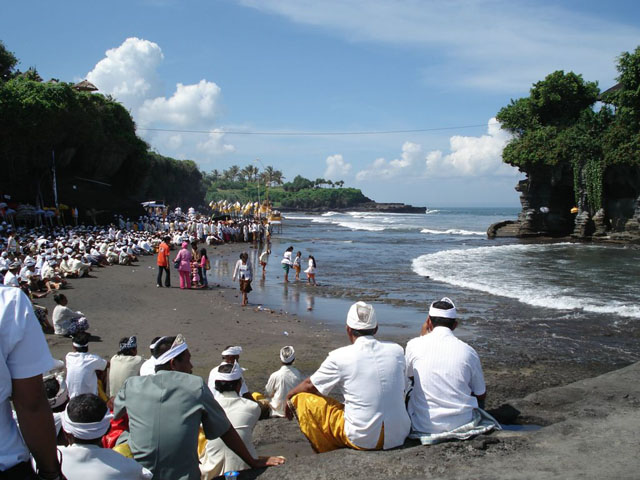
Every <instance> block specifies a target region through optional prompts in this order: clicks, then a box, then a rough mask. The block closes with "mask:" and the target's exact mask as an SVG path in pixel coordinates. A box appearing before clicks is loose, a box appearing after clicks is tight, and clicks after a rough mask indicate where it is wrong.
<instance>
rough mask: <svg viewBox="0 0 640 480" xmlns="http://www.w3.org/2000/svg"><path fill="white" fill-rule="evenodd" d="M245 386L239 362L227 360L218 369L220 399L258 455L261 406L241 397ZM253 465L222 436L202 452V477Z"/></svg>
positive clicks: (212, 476) (234, 425)
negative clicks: (255, 443)
mask: <svg viewBox="0 0 640 480" xmlns="http://www.w3.org/2000/svg"><path fill="white" fill-rule="evenodd" d="M241 386H242V369H241V368H240V365H238V364H237V363H234V364H229V363H223V364H222V365H220V366H219V367H218V368H217V369H216V373H215V376H214V388H215V390H216V392H218V397H217V401H218V403H219V404H220V406H221V407H222V409H223V410H224V413H225V414H226V415H227V418H228V419H229V421H230V422H231V425H233V428H235V429H236V431H237V432H238V435H239V436H240V438H241V439H242V441H243V442H244V444H245V445H246V447H247V450H248V451H249V453H250V454H251V455H252V456H253V457H257V456H258V454H257V453H256V449H255V447H254V446H253V441H252V436H253V429H254V428H255V426H256V424H257V423H258V420H259V419H260V407H259V406H258V404H257V403H256V402H253V401H251V400H247V399H246V398H242V397H240V396H239V392H240V388H241ZM249 468H251V467H250V466H249V465H247V464H246V463H245V462H244V461H243V460H242V459H241V458H240V457H239V456H238V455H236V454H235V453H233V451H232V450H231V449H230V448H229V447H227V446H226V445H225V443H224V442H223V441H222V439H220V438H214V439H211V440H207V443H206V447H205V449H204V451H203V452H202V454H201V455H200V473H201V474H202V479H201V480H209V479H212V478H214V477H217V476H219V475H223V474H224V473H225V472H231V471H238V470H247V469H249Z"/></svg>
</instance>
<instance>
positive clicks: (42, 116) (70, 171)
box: [0, 42, 205, 209]
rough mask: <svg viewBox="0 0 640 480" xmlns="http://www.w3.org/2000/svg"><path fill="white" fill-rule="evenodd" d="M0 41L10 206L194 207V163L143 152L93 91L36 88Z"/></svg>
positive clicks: (0, 183)
mask: <svg viewBox="0 0 640 480" xmlns="http://www.w3.org/2000/svg"><path fill="white" fill-rule="evenodd" d="M16 64H17V60H16V58H15V56H13V54H12V53H11V52H9V51H8V50H7V49H6V48H5V46H4V45H3V44H2V43H1V42H0V76H1V79H0V163H1V164H2V165H4V166H6V168H5V169H4V170H3V175H2V176H0V191H2V192H3V193H9V194H11V195H12V198H14V199H16V200H18V201H26V202H29V203H39V204H41V205H43V206H47V205H52V204H53V198H52V197H53V194H52V191H53V188H52V181H53V175H52V167H53V166H54V162H55V169H56V177H57V188H58V192H59V201H60V202H62V203H67V204H71V205H78V206H80V207H86V208H109V207H111V208H118V209H126V208H129V207H132V206H135V204H136V203H137V202H138V201H141V200H148V199H149V198H153V199H158V200H164V201H166V202H167V203H169V204H172V205H181V206H183V207H186V206H191V205H195V206H197V205H201V204H202V203H203V201H204V193H205V186H204V185H203V183H202V174H201V172H200V171H199V170H198V167H197V165H196V164H195V162H193V161H189V160H175V159H172V158H168V157H163V156H161V155H158V154H156V153H153V152H150V151H149V147H148V145H147V144H146V143H145V142H144V141H143V140H142V139H140V138H139V137H138V136H137V135H136V131H135V124H134V121H133V119H132V118H131V115H130V114H129V112H128V111H127V110H126V109H125V108H124V107H123V106H122V105H121V104H120V103H118V102H117V101H115V100H114V99H113V98H111V97H109V96H104V95H101V94H99V93H88V92H82V91H79V90H77V89H75V88H74V87H73V84H71V83H66V82H57V81H50V82H46V83H45V82H43V81H42V79H41V78H40V76H39V75H38V73H37V71H35V69H30V70H28V71H27V72H25V73H20V72H17V71H15V66H16Z"/></svg>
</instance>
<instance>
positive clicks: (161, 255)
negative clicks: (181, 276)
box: [156, 237, 171, 288]
mask: <svg viewBox="0 0 640 480" xmlns="http://www.w3.org/2000/svg"><path fill="white" fill-rule="evenodd" d="M170 240H171V239H170V238H169V237H164V238H163V239H162V243H160V246H159V247H158V280H157V281H156V287H162V271H163V270H164V271H165V272H167V276H166V278H165V281H164V286H165V287H167V288H169V287H170V286H171V276H170V274H169V255H170V247H169V241H170Z"/></svg>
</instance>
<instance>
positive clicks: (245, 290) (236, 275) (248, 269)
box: [233, 252, 253, 306]
mask: <svg viewBox="0 0 640 480" xmlns="http://www.w3.org/2000/svg"><path fill="white" fill-rule="evenodd" d="M236 279H237V280H238V281H239V282H240V292H242V306H245V305H247V304H248V303H249V298H248V295H249V292H250V291H251V281H252V280H253V267H252V266H251V263H249V255H248V254H247V252H243V253H241V254H240V260H238V261H237V262H236V267H235V268H234V269H233V281H234V282H235V281H236Z"/></svg>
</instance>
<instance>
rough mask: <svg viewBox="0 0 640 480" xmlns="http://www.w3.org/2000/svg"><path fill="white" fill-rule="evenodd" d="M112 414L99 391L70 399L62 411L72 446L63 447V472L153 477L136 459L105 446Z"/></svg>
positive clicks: (106, 478) (97, 479) (99, 478)
mask: <svg viewBox="0 0 640 480" xmlns="http://www.w3.org/2000/svg"><path fill="white" fill-rule="evenodd" d="M111 418H112V415H111V412H109V409H108V408H107V405H106V404H105V403H104V402H103V401H102V400H100V399H99V398H98V397H97V396H95V395H91V394H84V395H79V396H77V397H74V398H72V399H71V400H70V401H69V405H68V406H67V409H66V411H65V412H63V414H62V428H63V430H64V432H65V434H66V436H67V440H68V442H69V446H68V447H59V451H60V453H61V454H62V458H63V459H64V461H63V462H62V473H63V474H64V475H65V477H67V478H68V479H69V480H73V479H76V478H86V479H89V478H90V479H92V480H111V479H113V480H137V479H149V478H152V477H153V474H152V473H151V472H150V471H149V470H147V469H146V468H144V467H143V466H142V465H140V464H139V463H138V462H136V461H135V460H132V459H131V458H126V457H124V456H123V455H121V454H120V453H118V452H115V451H113V450H111V449H110V448H102V444H101V441H102V436H103V435H104V434H105V433H107V431H108V430H109V426H110V420H111Z"/></svg>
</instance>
